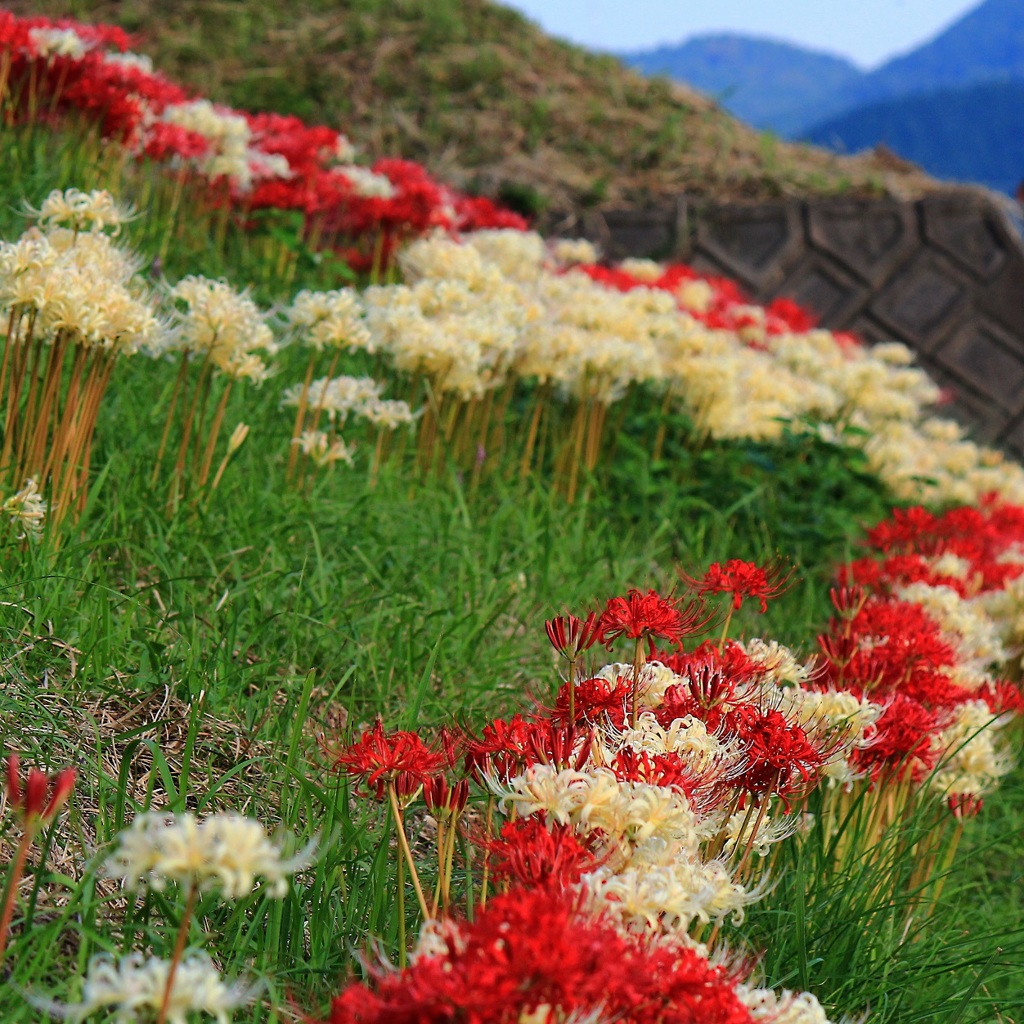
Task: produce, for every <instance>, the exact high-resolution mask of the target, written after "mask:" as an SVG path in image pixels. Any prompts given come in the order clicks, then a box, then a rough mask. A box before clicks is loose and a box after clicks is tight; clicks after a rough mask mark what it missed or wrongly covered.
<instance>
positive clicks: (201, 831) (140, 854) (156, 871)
mask: <svg viewBox="0 0 1024 1024" xmlns="http://www.w3.org/2000/svg"><path fill="white" fill-rule="evenodd" d="M311 855H312V847H308V848H306V849H304V850H302V851H301V852H299V853H298V854H296V855H295V856H293V857H291V858H288V859H285V858H284V857H283V856H282V853H281V850H280V849H279V848H278V847H277V846H275V845H274V844H273V843H272V842H271V841H270V839H268V838H267V834H266V832H265V831H264V829H263V826H262V825H261V824H260V823H259V822H258V821H256V820H254V819H253V818H246V817H244V816H243V815H241V814H234V813H230V812H226V813H221V814H214V815H211V816H210V817H208V818H206V819H205V820H203V821H200V820H199V819H197V818H196V817H195V815H193V814H176V815H175V814H162V813H160V812H158V811H150V812H147V813H145V814H140V815H138V816H137V817H136V818H135V820H134V821H133V822H132V824H131V826H130V827H129V828H127V829H125V830H124V831H123V832H122V833H121V834H120V835H119V836H118V845H117V847H116V849H115V850H114V852H113V853H112V854H111V856H110V858H109V859H108V860H107V862H106V870H107V872H108V873H109V874H110V875H111V876H112V877H118V878H120V879H121V881H122V884H124V885H125V886H126V887H128V888H135V887H137V886H139V885H147V886H149V887H150V888H153V889H161V888H163V887H164V885H166V883H167V882H168V881H171V882H176V883H178V884H179V885H181V886H191V885H196V886H198V887H199V888H200V889H201V890H207V889H214V888H216V889H219V891H220V892H221V894H222V895H223V896H224V897H225V898H226V899H240V898H241V897H243V896H246V895H248V894H249V893H251V892H252V891H253V889H254V888H255V886H256V879H257V877H262V878H263V879H265V881H266V882H267V884H268V885H269V892H270V895H272V896H275V897H281V896H284V895H285V893H286V892H287V891H288V876H289V875H292V874H294V873H295V872H296V871H298V870H300V869H301V868H303V867H305V866H307V865H308V864H309V862H310V858H311Z"/></svg>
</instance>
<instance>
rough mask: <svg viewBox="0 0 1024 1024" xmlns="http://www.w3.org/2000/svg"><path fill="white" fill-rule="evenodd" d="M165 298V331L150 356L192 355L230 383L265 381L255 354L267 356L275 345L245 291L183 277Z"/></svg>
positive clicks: (273, 349)
mask: <svg viewBox="0 0 1024 1024" xmlns="http://www.w3.org/2000/svg"><path fill="white" fill-rule="evenodd" d="M169 297H170V299H171V301H172V303H173V313H172V318H171V329H170V330H169V331H168V332H167V333H166V334H165V335H164V337H163V338H162V339H161V341H160V344H159V345H158V346H155V347H154V354H156V355H159V354H161V353H165V352H189V353H198V354H200V355H201V356H202V358H204V359H208V360H209V361H210V363H211V364H212V365H213V366H214V367H215V368H216V369H218V370H219V371H220V372H222V373H224V374H225V375H227V376H228V377H231V378H233V379H236V380H241V379H246V380H252V381H255V382H256V383H260V382H262V381H263V380H265V379H266V377H267V373H268V370H267V365H266V363H265V362H264V361H263V359H262V358H261V357H260V356H258V355H257V354H256V353H257V352H259V351H263V352H266V353H273V352H274V351H275V349H276V342H275V341H274V335H273V333H272V332H271V330H270V328H269V327H268V326H267V323H266V318H265V316H264V314H263V313H262V312H261V310H260V309H259V307H257V305H256V303H255V302H253V301H252V299H251V298H250V296H249V295H248V294H247V293H246V292H239V291H237V290H236V289H234V288H232V287H231V286H230V285H229V284H228V283H227V282H225V281H211V280H210V279H208V278H205V277H199V276H194V275H189V276H188V277H184V278H182V279H181V280H180V281H179V282H178V283H177V284H176V285H175V286H174V287H173V288H171V289H170V292H169Z"/></svg>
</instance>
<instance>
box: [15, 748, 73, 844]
mask: <svg viewBox="0 0 1024 1024" xmlns="http://www.w3.org/2000/svg"><path fill="white" fill-rule="evenodd" d="M76 777H77V772H76V771H75V769H74V768H65V769H64V770H63V771H60V772H58V773H57V774H56V775H47V774H46V773H45V772H41V771H39V769H38V768H33V769H31V770H30V771H29V773H28V778H27V779H24V780H22V776H21V759H20V758H19V757H18V755H17V754H11V755H10V756H9V757H8V758H7V804H8V806H9V807H10V808H11V810H12V811H14V813H15V814H16V815H17V816H18V819H19V820H20V821H21V823H22V825H23V826H26V827H30V828H34V827H35V826H37V825H40V824H46V823H47V822H50V821H52V820H53V819H54V817H55V816H56V814H57V812H58V811H59V810H60V809H61V807H62V806H63V805H64V804H65V803H66V802H67V800H68V798H69V797H70V796H71V791H72V790H73V789H74V788H75V779H76Z"/></svg>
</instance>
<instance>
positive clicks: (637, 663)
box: [629, 636, 646, 729]
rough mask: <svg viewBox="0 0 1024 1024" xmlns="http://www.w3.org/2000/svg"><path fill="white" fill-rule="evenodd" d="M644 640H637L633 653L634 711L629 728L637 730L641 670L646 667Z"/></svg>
mask: <svg viewBox="0 0 1024 1024" xmlns="http://www.w3.org/2000/svg"><path fill="white" fill-rule="evenodd" d="M645 660H646V659H645V658H644V638H643V637H642V636H638V637H637V638H636V648H635V649H634V651H633V709H632V712H631V713H630V716H629V726H630V728H631V729H635V728H636V720H637V718H638V716H639V710H640V670H641V669H642V668H643V667H644V662H645Z"/></svg>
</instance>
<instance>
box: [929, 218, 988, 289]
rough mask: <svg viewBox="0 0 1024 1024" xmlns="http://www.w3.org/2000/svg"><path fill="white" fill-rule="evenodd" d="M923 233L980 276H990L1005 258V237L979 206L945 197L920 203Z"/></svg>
mask: <svg viewBox="0 0 1024 1024" xmlns="http://www.w3.org/2000/svg"><path fill="white" fill-rule="evenodd" d="M922 210H923V213H924V230H925V236H926V237H927V238H928V240H929V241H930V242H932V243H933V244H934V245H935V246H936V248H938V249H941V250H942V251H943V252H944V253H945V254H946V255H947V256H949V257H950V258H951V259H952V260H954V261H955V262H956V263H957V264H959V265H960V266H961V267H963V268H964V269H965V270H968V271H970V272H971V273H972V274H975V275H977V276H978V277H979V278H981V279H982V280H985V281H987V280H990V279H991V278H992V277H994V276H995V275H996V274H997V273H998V272H999V269H1000V268H1001V267H1002V265H1003V264H1004V263H1005V262H1006V241H1004V237H1003V232H1001V231H1000V230H999V228H998V226H997V224H996V221H995V220H994V218H993V217H992V216H990V215H988V214H987V213H986V211H985V210H984V209H983V208H979V207H978V206H975V207H974V208H971V207H964V205H963V204H962V203H961V204H959V205H958V204H956V203H955V202H953V201H951V200H949V199H943V200H931V201H928V200H926V201H925V202H924V203H922Z"/></svg>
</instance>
